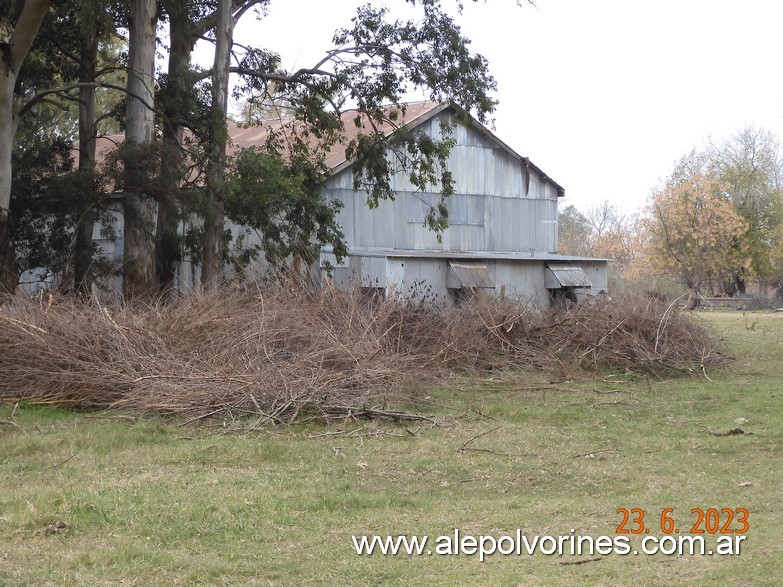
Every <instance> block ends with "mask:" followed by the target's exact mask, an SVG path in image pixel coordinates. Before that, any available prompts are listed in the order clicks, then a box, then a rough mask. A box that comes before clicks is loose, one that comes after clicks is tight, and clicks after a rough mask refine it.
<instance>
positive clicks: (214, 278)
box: [201, 0, 234, 289]
mask: <svg viewBox="0 0 783 587" xmlns="http://www.w3.org/2000/svg"><path fill="white" fill-rule="evenodd" d="M233 34H234V20H233V17H232V14H231V2H230V0H219V2H218V7H217V26H216V27H215V38H216V44H215V64H214V69H213V72H212V104H211V109H210V133H209V134H210V136H209V145H208V147H207V148H208V161H207V210H206V214H205V218H204V253H203V255H202V259H203V265H202V272H201V283H202V285H203V286H204V288H205V289H209V288H215V287H217V286H218V285H220V282H221V281H222V276H223V253H224V248H225V246H224V244H223V230H224V229H223V221H224V216H225V214H224V190H225V180H226V146H227V143H228V135H227V130H226V120H227V112H228V69H229V67H230V65H231V47H232V45H233Z"/></svg>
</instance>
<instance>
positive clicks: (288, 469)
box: [0, 312, 783, 586]
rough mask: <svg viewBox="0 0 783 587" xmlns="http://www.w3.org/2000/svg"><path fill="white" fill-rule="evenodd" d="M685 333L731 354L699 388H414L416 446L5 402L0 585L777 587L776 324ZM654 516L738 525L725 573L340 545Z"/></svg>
mask: <svg viewBox="0 0 783 587" xmlns="http://www.w3.org/2000/svg"><path fill="white" fill-rule="evenodd" d="M698 319H699V320H704V321H706V322H707V323H708V324H709V326H710V328H713V329H715V332H716V333H717V334H718V335H719V336H721V337H722V338H723V339H724V344H725V345H726V349H727V352H728V353H729V354H730V355H732V356H733V357H734V362H733V363H732V365H731V366H730V367H729V368H727V369H726V370H725V371H724V372H722V373H712V372H710V373H708V375H709V377H710V379H712V381H708V380H707V379H705V378H704V377H698V378H692V379H691V378H688V379H672V380H666V381H651V382H649V383H648V382H647V381H646V380H644V379H642V378H639V377H636V376H634V375H633V374H620V375H614V376H612V377H609V376H605V377H603V379H602V380H601V381H588V380H585V381H572V382H561V383H559V384H557V386H556V387H557V388H558V389H553V388H552V387H553V386H546V385H544V384H542V385H540V386H539V388H538V389H531V388H532V387H535V385H534V382H535V381H536V380H541V381H543V380H542V379H541V377H540V376H536V375H529V374H528V375H525V376H520V378H519V382H518V383H517V384H513V383H512V384H503V385H500V384H493V383H491V382H483V383H481V382H469V381H468V382H465V385H464V386H462V387H461V388H460V389H459V390H458V391H455V390H453V389H433V390H426V393H429V394H431V395H432V396H433V397H434V398H435V399H437V400H438V401H440V402H441V403H450V404H452V405H453V406H454V407H452V408H451V409H449V410H445V409H443V408H441V410H440V411H441V414H440V415H441V416H442V417H444V418H446V423H445V425H443V426H439V427H434V428H430V427H427V426H419V427H416V426H415V425H409V426H408V428H409V430H410V431H411V432H414V433H415V436H413V435H411V434H409V433H408V432H406V430H405V429H404V428H402V427H396V426H388V425H381V424H374V423H369V424H367V423H362V422H359V423H348V424H346V425H344V426H342V427H339V428H337V427H331V428H328V429H327V428H322V427H316V426H304V425H301V426H297V427H291V428H285V427H283V428H272V429H264V430H260V431H256V432H253V433H248V434H243V435H237V434H224V432H223V430H222V429H220V428H217V429H216V428H207V427H204V428H180V427H178V426H176V425H173V424H171V423H168V422H164V421H158V420H137V421H135V422H132V421H128V420H109V419H99V418H95V417H93V416H95V415H96V414H84V413H71V412H67V411H58V410H47V409H42V408H32V407H25V406H21V407H20V408H19V409H18V410H17V411H16V414H15V415H14V417H13V422H14V423H15V424H16V426H13V425H10V424H0V586H3V585H152V584H155V585H192V584H202V585H245V584H249V585H252V584H257V585H425V584H426V585H433V584H434V585H460V584H476V585H514V584H519V585H584V584H586V585H653V584H659V585H668V584H682V585H779V584H780V581H781V578H782V577H783V508H781V506H780V504H781V502H782V501H783V483H781V471H783V418H781V412H782V411H783V410H781V404H782V403H783V385H782V382H783V360H781V357H783V315H780V314H752V315H749V316H743V315H742V314H741V313H728V312H726V313H714V314H706V313H705V314H701V315H699V318H698ZM751 325H752V328H751ZM12 408H13V407H12V406H0V419H1V420H9V419H10V417H11V412H12ZM457 414H462V415H461V416H457ZM449 416H450V417H449ZM738 418H745V419H746V420H747V422H745V423H743V424H741V425H738V424H737V423H736V422H735V420H737V419H738ZM738 426H739V427H741V428H742V429H743V430H744V431H745V432H746V434H743V435H735V436H714V435H712V434H710V433H711V432H717V433H722V432H726V431H728V430H731V429H734V428H737V427H738ZM496 428H497V429H496ZM356 429H359V431H358V432H357V433H355V434H353V435H350V434H339V433H338V432H340V431H345V432H349V431H351V430H356ZM494 429H496V430H494ZM488 431H491V432H489V433H488V434H484V435H483V436H479V435H481V434H482V433H485V432H488ZM474 437H475V439H474ZM471 439H473V440H471ZM466 443H467V444H466ZM463 446H464V448H465V449H467V450H463V451H460V450H459V449H460V447H463ZM580 455H582V456H580ZM744 483H751V485H748V486H740V484H744ZM666 507H671V508H674V517H675V519H676V521H677V524H678V526H680V527H681V528H683V532H684V533H687V532H688V530H689V528H690V526H691V524H692V523H693V522H694V521H695V518H694V516H692V515H691V513H690V511H691V509H692V508H704V509H706V508H709V507H717V508H722V507H727V508H739V507H744V508H747V509H748V510H749V511H750V520H749V522H750V530H749V532H748V537H747V540H746V541H745V543H744V544H743V548H742V553H741V556H725V557H718V556H712V557H710V556H680V557H677V556H664V555H660V554H659V555H655V556H642V555H639V556H632V555H629V556H617V555H610V556H605V557H601V558H600V560H592V561H590V562H586V563H585V564H580V565H572V564H562V563H570V562H574V561H576V560H586V559H588V558H595V557H581V558H580V557H571V556H567V557H556V556H545V555H541V554H536V555H534V556H527V555H523V556H499V555H495V556H491V557H489V558H488V559H487V560H486V561H485V562H483V563H482V562H479V560H478V557H477V556H465V555H460V556H420V557H407V556H402V555H399V556H379V555H377V554H376V555H374V556H372V557H367V556H362V557H360V556H357V555H356V554H355V552H354V550H353V547H352V543H351V535H353V534H357V535H360V534H367V535H372V534H381V535H387V534H405V535H412V534H426V535H429V536H431V537H432V538H431V539H432V540H434V537H435V536H438V535H441V534H452V533H453V531H454V528H459V529H460V531H461V532H462V533H463V534H475V535H480V534H489V535H493V536H500V535H503V534H513V533H515V531H516V529H517V528H519V529H521V530H522V532H523V533H524V534H526V535H528V536H532V535H544V534H550V535H560V534H563V535H568V534H570V533H571V530H572V529H573V530H574V531H575V534H582V535H590V536H594V537H597V536H600V535H609V536H614V535H615V529H616V527H617V525H618V524H619V523H620V515H619V514H618V513H617V511H616V510H617V509H618V508H628V509H631V508H643V509H644V510H645V511H646V512H647V516H646V522H647V523H648V525H650V526H652V528H653V530H652V532H653V534H655V535H661V532H660V531H659V530H657V524H658V516H659V515H660V512H661V510H662V509H663V508H666ZM57 522H64V523H65V524H66V525H67V527H66V528H65V529H60V530H57V529H55V528H54V525H55V524H56V523H57ZM630 527H632V524H629V528H630ZM710 541H711V539H709V538H708V540H707V542H708V543H710ZM712 543H714V539H712ZM632 544H638V540H637V537H635V538H633V539H632Z"/></svg>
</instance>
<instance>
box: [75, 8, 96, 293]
mask: <svg viewBox="0 0 783 587" xmlns="http://www.w3.org/2000/svg"><path fill="white" fill-rule="evenodd" d="M96 22H97V21H96V14H95V9H94V8H93V7H91V6H90V5H89V4H85V5H84V6H83V10H82V11H81V23H80V27H81V30H80V34H79V37H80V42H79V44H80V47H79V81H80V82H84V83H90V82H94V81H95V75H96V70H97V67H98V31H97V23H96ZM96 135H97V129H96V127H95V86H82V87H81V88H79V171H80V172H81V178H82V181H83V182H84V184H83V186H82V194H83V196H82V206H81V210H80V211H79V216H78V218H77V219H76V226H75V227H74V230H75V232H76V239H75V246H74V251H73V288H74V290H75V291H76V292H77V293H78V294H79V295H82V296H87V295H90V293H91V291H92V275H91V271H90V268H91V266H92V251H93V247H92V245H93V242H92V233H93V229H94V227H95V147H96V142H97V140H96V139H97V137H96Z"/></svg>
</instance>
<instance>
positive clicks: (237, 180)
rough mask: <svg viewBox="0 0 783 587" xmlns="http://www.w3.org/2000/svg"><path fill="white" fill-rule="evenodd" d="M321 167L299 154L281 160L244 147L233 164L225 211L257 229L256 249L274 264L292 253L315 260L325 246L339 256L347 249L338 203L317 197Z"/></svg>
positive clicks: (275, 153) (272, 152)
mask: <svg viewBox="0 0 783 587" xmlns="http://www.w3.org/2000/svg"><path fill="white" fill-rule="evenodd" d="M325 171H326V170H325V169H324V167H323V164H322V163H320V164H319V163H318V162H312V161H310V160H308V159H306V158H305V157H304V156H301V155H300V156H297V155H294V157H293V159H292V160H291V161H285V160H284V159H283V157H282V155H281V154H280V152H279V151H277V150H275V149H272V148H265V149H259V148H253V149H243V150H241V151H240V152H239V153H238V154H237V156H236V157H235V159H234V161H233V163H232V169H231V173H230V175H229V179H228V186H229V189H228V192H227V194H226V196H227V197H226V215H227V216H228V218H230V219H231V220H232V221H234V222H236V223H238V224H242V225H245V226H248V227H250V228H252V229H253V230H255V231H256V232H257V233H258V235H259V237H260V239H261V245H260V247H259V251H263V252H264V254H265V255H266V258H267V260H268V261H269V262H270V263H271V264H273V265H278V264H280V263H283V262H285V260H286V259H287V258H288V257H289V256H291V255H301V256H303V257H304V258H305V259H307V260H309V261H313V260H315V259H316V258H317V253H318V250H319V249H320V247H321V245H324V244H328V245H331V246H332V247H333V249H334V253H335V255H336V256H337V257H338V258H342V257H344V256H345V255H346V254H347V249H346V247H345V244H344V243H343V240H342V239H343V233H342V231H341V230H340V227H339V226H338V224H337V214H338V212H339V210H340V207H339V203H338V202H325V201H324V200H323V198H322V196H321V188H322V186H323V181H324V179H325V177H326V175H325Z"/></svg>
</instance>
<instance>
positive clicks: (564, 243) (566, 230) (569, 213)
mask: <svg viewBox="0 0 783 587" xmlns="http://www.w3.org/2000/svg"><path fill="white" fill-rule="evenodd" d="M591 232H592V230H591V226H590V221H589V220H588V219H587V216H585V215H584V214H582V213H581V212H580V211H579V210H578V209H577V208H576V206H574V205H573V204H569V205H568V206H566V207H565V208H563V209H562V210H559V211H558V215H557V237H558V247H557V250H558V252H559V253H562V254H563V255H585V256H586V255H589V254H590V234H591Z"/></svg>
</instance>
